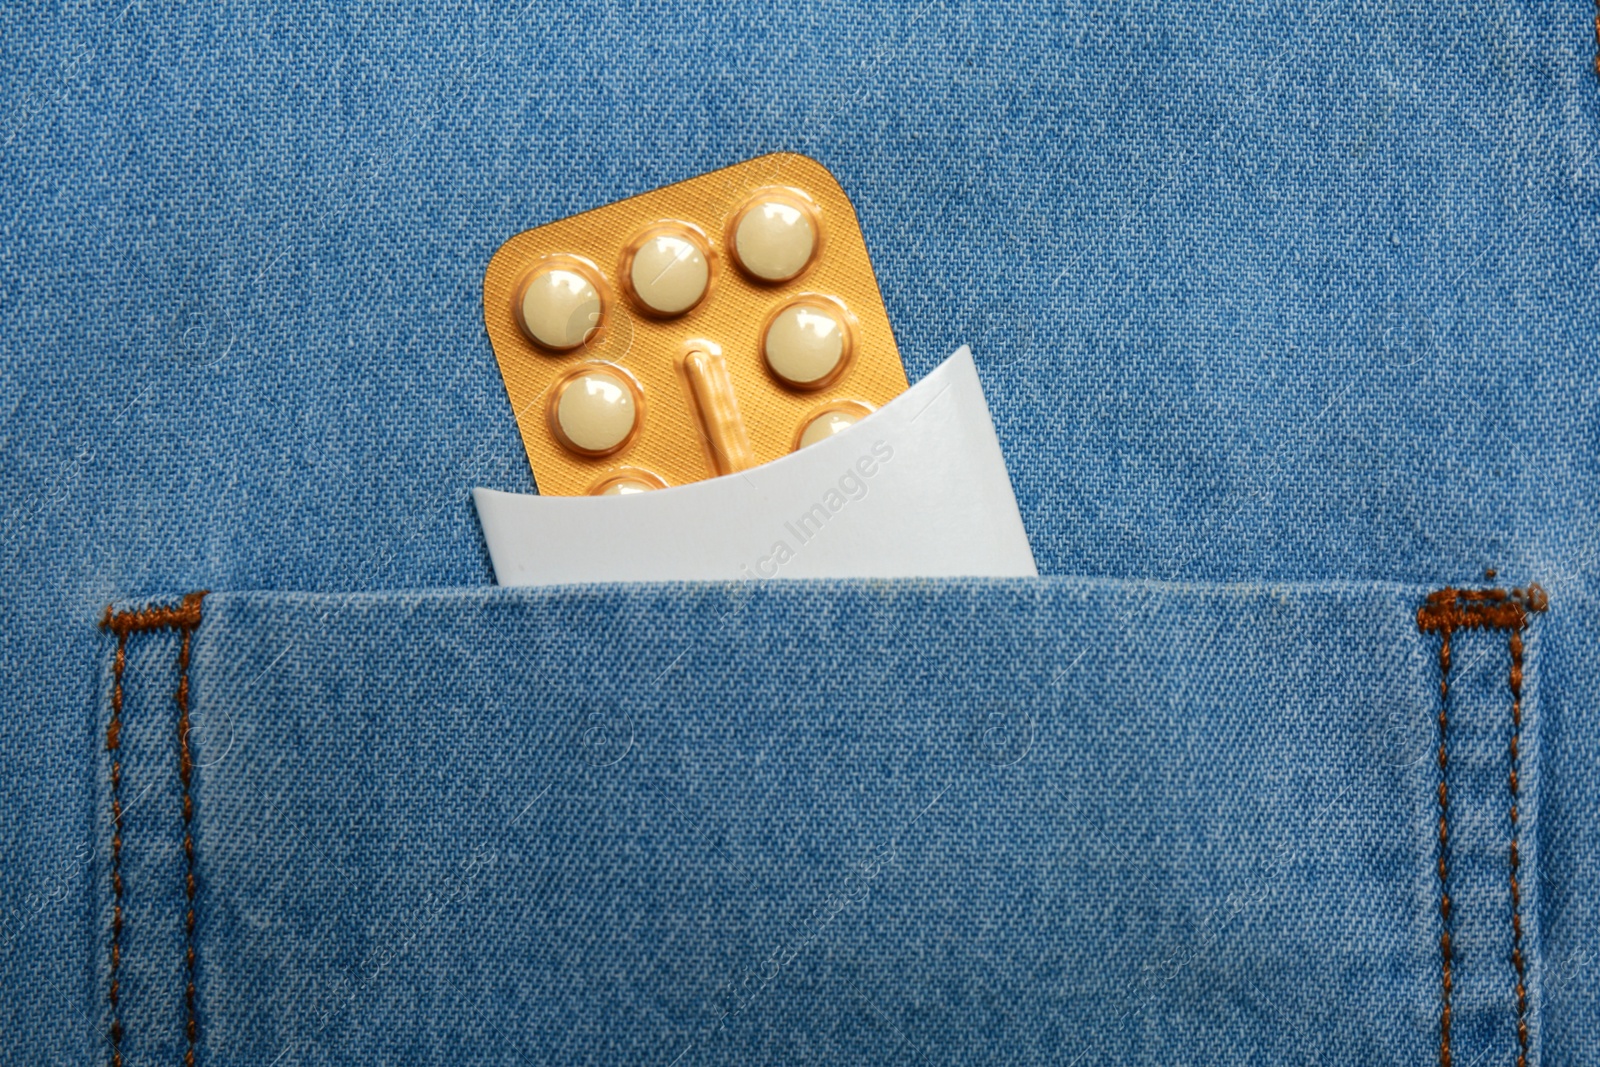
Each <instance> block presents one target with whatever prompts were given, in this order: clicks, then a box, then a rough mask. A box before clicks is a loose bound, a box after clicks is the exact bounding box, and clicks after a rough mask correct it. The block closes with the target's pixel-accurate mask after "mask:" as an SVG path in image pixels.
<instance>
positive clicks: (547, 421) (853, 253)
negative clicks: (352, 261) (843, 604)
mask: <svg viewBox="0 0 1600 1067" xmlns="http://www.w3.org/2000/svg"><path fill="white" fill-rule="evenodd" d="M484 325H485V327H486V329H487V331H488V334H489V339H490V342H491V343H492V344H493V346H494V353H495V358H496V360H497V361H498V363H499V365H500V371H501V375H502V377H503V378H504V380H505V385H506V392H507V394H508V396H509V398H510V401H511V409H512V411H513V413H514V415H515V417H516V419H517V423H518V426H519V428H520V430H521V436H522V443H523V446H524V448H525V449H526V450H527V454H528V460H529V463H530V465H531V466H532V467H533V473H534V477H535V479H536V481H537V482H538V487H539V491H540V492H541V493H545V494H556V495H592V496H627V495H631V494H634V493H641V492H648V491H651V490H654V489H661V488H665V487H667V486H668V485H684V484H687V483H690V482H695V481H699V480H702V479H705V478H711V477H716V476H718V475H729V474H735V473H737V472H740V471H743V470H746V469H748V468H750V467H753V466H757V465H759V464H762V463H767V462H770V461H772V460H774V459H778V458H779V457H781V456H783V455H785V454H787V453H789V452H792V451H794V450H795V449H797V448H801V447H804V446H805V445H808V444H812V443H815V442H816V441H818V440H822V439H824V438H826V437H829V436H832V435H833V434H834V433H837V432H839V431H840V430H842V429H844V428H846V427H848V426H850V425H853V424H854V423H855V422H858V421H859V420H860V419H862V418H864V417H865V416H866V415H867V414H869V413H870V412H871V411H873V410H875V409H876V408H877V407H879V406H881V405H883V404H885V403H887V402H889V401H890V400H892V399H894V398H895V397H896V396H898V395H899V394H900V393H902V392H904V391H905V389H906V376H905V370H904V368H903V367H902V366H901V364H900V356H899V351H898V349H897V348H896V346H895V340H894V333H893V330H892V329H891V328H890V325H889V318H888V313H887V311H886V310H885V308H884V306H883V298H882V296H881V294H880V293H879V291H878V284H877V279H876V278H875V277H874V276H873V273H872V264H871V261H870V259H869V257H868V255H867V249H866V242H865V240H864V239H863V237H862V234H861V228H860V224H859V223H858V221H857V219H856V215H855V209H854V208H853V207H852V205H851V204H850V201H849V198H848V197H847V196H846V195H845V193H844V190H843V189H842V188H840V186H839V183H838V182H837V181H836V180H835V179H834V177H833V176H832V175H831V174H829V173H828V171H827V170H826V168H824V167H823V166H822V165H821V164H819V163H817V162H816V161H815V160H811V159H807V158H805V157H803V156H796V155H790V154H778V155H772V156H763V157H761V158H759V159H754V160H750V161H748V162H746V163H740V164H736V165H734V166H732V167H728V168H725V169H724V170H721V171H715V172H712V173H710V174H704V175H701V176H699V177H696V178H690V179H688V180H686V181H681V182H678V183H677V184H675V185H669V186H666V187H664V188H661V189H656V190H654V191H652V192H648V193H642V194H640V195H638V196H635V197H631V198H629V199H627V200H621V201H618V202H616V203H614V204H607V205H605V206H603V207H598V208H595V209H593V210H591V211H587V212H584V213H583V214H581V215H574V216H572V217H570V218H566V219H560V220H557V221H555V222H551V223H547V224H545V225H543V226H540V227H538V228H536V229H532V230H527V231H524V232H523V233H520V234H517V235H515V236H514V237H512V238H510V239H509V240H507V241H506V242H505V243H504V244H503V245H501V246H500V248H499V250H498V251H496V252H495V254H494V256H493V257H492V258H491V259H490V261H489V265H488V267H487V269H486V270H485V272H484Z"/></svg>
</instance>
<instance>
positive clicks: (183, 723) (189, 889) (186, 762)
mask: <svg viewBox="0 0 1600 1067" xmlns="http://www.w3.org/2000/svg"><path fill="white" fill-rule="evenodd" d="M195 607H196V610H197V613H198V608H199V601H198V600H197V601H196V602H195ZM193 634H194V630H193V628H191V627H185V628H184V631H183V645H182V646H181V647H180V648H179V650H178V693H177V701H178V777H179V779H181V780H182V782H183V861H184V866H185V868H186V871H185V878H184V887H183V888H184V895H185V896H187V897H188V900H189V910H188V913H187V914H186V915H185V916H184V934H183V938H184V967H185V970H186V971H187V973H188V981H187V982H186V983H185V986H184V994H183V996H184V1003H185V1005H186V1014H187V1016H188V1017H187V1020H186V1022H185V1025H184V1036H185V1037H187V1038H188V1040H189V1048H188V1050H187V1051H185V1053H184V1055H183V1062H184V1067H194V1045H195V1038H196V1037H197V1036H198V1035H199V1024H198V1021H197V1020H196V1018H195V1010H194V892H195V883H194V835H193V834H192V833H191V832H190V831H191V823H192V820H193V819H194V803H193V801H192V800H191V798H190V796H189V775H190V772H191V771H192V770H193V769H194V761H193V760H192V759H190V756H189V642H190V639H191V638H192V636H193Z"/></svg>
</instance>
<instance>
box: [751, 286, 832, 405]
mask: <svg viewBox="0 0 1600 1067" xmlns="http://www.w3.org/2000/svg"><path fill="white" fill-rule="evenodd" d="M850 347H851V336H850V327H849V321H848V313H847V312H846V311H845V309H844V308H843V307H842V306H840V305H838V304H837V303H836V302H835V301H831V300H828V299H827V298H826V297H816V296H806V297H801V298H800V299H799V300H796V301H794V302H793V303H790V304H785V305H784V306H783V307H782V308H780V309H779V311H778V313H777V314H776V315H774V316H773V317H772V319H771V321H770V322H768V323H767V327H766V329H765V330H764V331H763V332H762V336H761V353H762V355H763V356H764V357H765V358H766V361H767V366H768V367H770V368H771V370H772V373H773V374H775V375H777V377H778V380H779V381H781V382H783V383H784V384H785V385H788V386H791V387H793V388H796V389H819V388H821V387H822V386H825V385H827V384H829V383H830V382H832V381H833V380H834V379H836V378H837V377H838V376H839V374H840V372H841V371H842V370H843V369H844V365H845V360H846V359H848V358H849V355H850Z"/></svg>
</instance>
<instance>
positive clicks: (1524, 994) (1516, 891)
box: [1509, 630, 1528, 1067]
mask: <svg viewBox="0 0 1600 1067" xmlns="http://www.w3.org/2000/svg"><path fill="white" fill-rule="evenodd" d="M1510 644H1511V675H1510V681H1511V776H1510V779H1509V781H1510V785H1511V964H1512V966H1514V967H1515V968H1516V969H1517V1043H1518V1045H1519V1046H1520V1047H1521V1051H1520V1052H1519V1053H1518V1054H1517V1067H1528V990H1527V987H1526V986H1525V985H1524V984H1523V983H1524V979H1525V978H1526V977H1527V975H1526V974H1525V973H1524V972H1523V968H1522V887H1521V886H1520V885H1518V884H1517V868H1518V866H1520V860H1519V858H1518V856H1517V836H1518V835H1517V830H1518V828H1519V825H1520V824H1519V818H1520V817H1519V816H1518V814H1517V767H1518V765H1519V764H1520V761H1521V754H1520V753H1519V752H1518V751H1517V749H1518V742H1519V740H1520V738H1521V736H1522V634H1521V633H1520V632H1519V631H1517V630H1512V631H1511V640H1510Z"/></svg>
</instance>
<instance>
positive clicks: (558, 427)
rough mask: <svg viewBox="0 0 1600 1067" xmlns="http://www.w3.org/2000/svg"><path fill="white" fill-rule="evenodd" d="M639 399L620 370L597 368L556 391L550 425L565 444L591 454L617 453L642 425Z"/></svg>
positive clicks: (571, 376) (564, 382)
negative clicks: (640, 422)
mask: <svg viewBox="0 0 1600 1067" xmlns="http://www.w3.org/2000/svg"><path fill="white" fill-rule="evenodd" d="M639 408H640V404H639V402H638V397H637V396H636V393H635V389H634V387H633V386H632V383H631V382H629V381H628V380H627V379H626V377H625V376H624V375H623V374H622V373H621V372H620V371H618V370H617V369H615V368H609V367H600V366H596V367H593V368H584V369H583V370H581V371H579V372H578V373H576V374H572V375H570V376H568V377H567V378H566V379H565V380H564V381H563V382H562V383H561V384H560V385H559V386H558V387H557V389H556V393H555V406H554V407H553V409H552V419H551V423H552V426H553V428H554V430H555V431H556V434H557V436H558V437H559V438H560V439H561V441H562V443H563V444H565V445H567V446H568V447H569V448H571V449H573V450H575V451H578V452H584V453H588V454H590V455H606V454H608V453H611V452H615V451H616V450H617V449H618V448H620V447H622V445H623V444H624V443H625V442H626V441H627V440H628V438H629V437H631V436H633V432H634V430H635V429H637V428H638V425H639Z"/></svg>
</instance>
